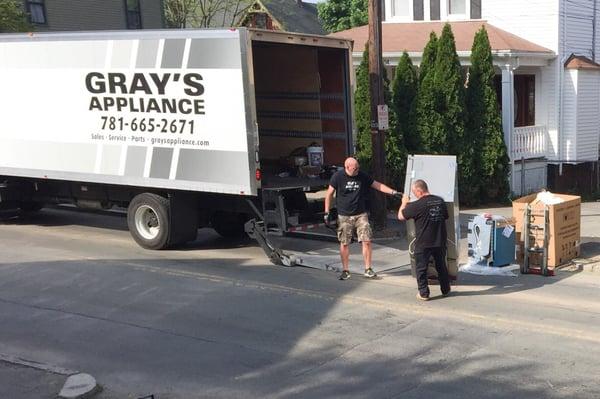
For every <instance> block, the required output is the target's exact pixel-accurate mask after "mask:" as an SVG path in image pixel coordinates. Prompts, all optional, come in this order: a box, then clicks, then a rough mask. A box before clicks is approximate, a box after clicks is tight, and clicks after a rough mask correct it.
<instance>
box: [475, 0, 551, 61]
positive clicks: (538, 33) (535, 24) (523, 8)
mask: <svg viewBox="0 0 600 399" xmlns="http://www.w3.org/2000/svg"><path fill="white" fill-rule="evenodd" d="M558 5H559V0H528V1H523V0H486V1H482V4H481V7H482V10H481V14H482V15H481V16H482V18H483V19H485V20H487V21H488V22H489V23H490V24H492V25H494V26H497V27H498V28H500V29H504V30H506V31H508V32H510V33H512V34H515V35H517V36H520V37H522V38H524V39H527V40H529V41H531V42H533V43H536V44H539V45H540V46H544V47H546V48H548V49H550V50H553V51H555V52H558Z"/></svg>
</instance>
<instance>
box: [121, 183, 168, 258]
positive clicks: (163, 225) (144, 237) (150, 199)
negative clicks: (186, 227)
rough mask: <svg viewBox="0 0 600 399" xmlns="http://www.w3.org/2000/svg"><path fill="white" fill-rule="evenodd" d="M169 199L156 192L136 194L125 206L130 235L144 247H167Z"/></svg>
mask: <svg viewBox="0 0 600 399" xmlns="http://www.w3.org/2000/svg"><path fill="white" fill-rule="evenodd" d="M169 211H170V206H169V200H168V199H167V198H164V197H161V196H160V195H157V194H151V193H142V194H138V195H136V196H135V197H134V198H133V200H132V201H131V202H130V203H129V207H128V208H127V225H128V226H129V232H130V233H131V236H132V237H133V239H134V240H135V242H137V243H138V244H139V246H141V247H142V248H146V249H165V248H168V247H169V244H170V243H169V236H170V229H171V226H170V217H169Z"/></svg>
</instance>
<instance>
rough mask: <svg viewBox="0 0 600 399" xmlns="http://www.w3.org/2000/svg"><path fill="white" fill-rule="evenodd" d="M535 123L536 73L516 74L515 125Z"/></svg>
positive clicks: (531, 124)
mask: <svg viewBox="0 0 600 399" xmlns="http://www.w3.org/2000/svg"><path fill="white" fill-rule="evenodd" d="M533 125H535V75H515V127H520V126H533Z"/></svg>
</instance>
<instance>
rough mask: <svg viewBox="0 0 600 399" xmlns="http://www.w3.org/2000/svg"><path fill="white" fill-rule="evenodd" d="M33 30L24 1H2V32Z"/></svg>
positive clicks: (0, 9) (0, 26)
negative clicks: (24, 7)
mask: <svg viewBox="0 0 600 399" xmlns="http://www.w3.org/2000/svg"><path fill="white" fill-rule="evenodd" d="M32 30H33V26H32V25H31V24H30V23H29V19H28V18H27V14H26V13H25V10H24V9H23V2H22V1H17V0H0V32H30V31H32Z"/></svg>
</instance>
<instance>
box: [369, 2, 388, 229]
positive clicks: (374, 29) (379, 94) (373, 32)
mask: <svg viewBox="0 0 600 399" xmlns="http://www.w3.org/2000/svg"><path fill="white" fill-rule="evenodd" d="M382 66H383V65H382V60H381V0H369V89H370V90H369V93H370V97H371V144H372V148H373V163H372V165H373V178H374V179H375V180H377V181H380V182H384V181H385V145H384V143H385V130H384V129H387V126H381V125H382V124H380V123H379V122H380V119H381V118H379V117H378V106H380V107H379V111H380V113H381V114H382V116H383V117H384V119H385V117H386V116H387V115H386V113H387V107H381V106H384V105H385V99H384V95H383V79H382V76H381V72H382V70H383V67H382ZM374 198H375V201H374V202H373V204H371V212H372V213H373V221H374V227H375V229H376V230H381V229H383V228H384V227H385V225H386V218H387V215H386V213H387V210H386V203H385V194H383V193H381V192H379V191H376V192H375V195H374Z"/></svg>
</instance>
